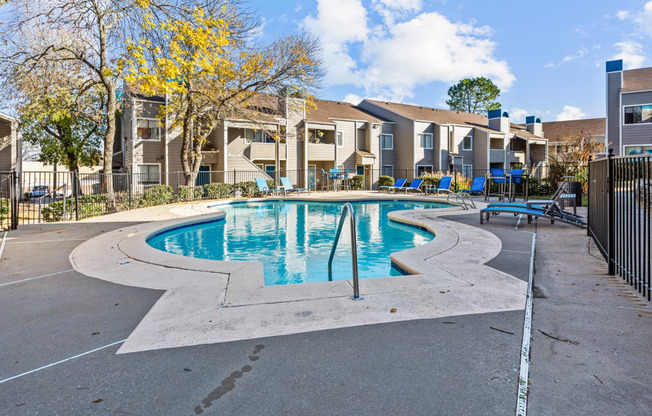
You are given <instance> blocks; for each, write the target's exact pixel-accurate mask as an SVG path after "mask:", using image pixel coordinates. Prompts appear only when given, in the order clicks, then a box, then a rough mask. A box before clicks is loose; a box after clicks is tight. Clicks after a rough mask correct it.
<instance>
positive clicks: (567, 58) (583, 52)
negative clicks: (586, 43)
mask: <svg viewBox="0 0 652 416" xmlns="http://www.w3.org/2000/svg"><path fill="white" fill-rule="evenodd" d="M587 52H588V50H587V49H586V48H580V49H579V50H578V51H577V54H575V55H573V54H571V55H566V56H564V59H562V61H564V62H570V61H574V60H576V59H580V58H581V57H583V56H584V55H586V53H587Z"/></svg>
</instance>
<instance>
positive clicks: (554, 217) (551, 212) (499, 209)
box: [480, 205, 586, 228]
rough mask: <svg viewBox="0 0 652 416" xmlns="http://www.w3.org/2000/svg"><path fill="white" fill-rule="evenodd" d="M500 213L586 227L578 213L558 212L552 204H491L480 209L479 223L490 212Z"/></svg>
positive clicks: (529, 221) (487, 218)
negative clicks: (518, 205) (525, 206)
mask: <svg viewBox="0 0 652 416" xmlns="http://www.w3.org/2000/svg"><path fill="white" fill-rule="evenodd" d="M501 213H508V214H514V216H516V215H527V220H528V221H527V222H528V223H531V222H532V217H535V218H539V217H542V218H547V219H549V220H550V223H551V224H554V223H555V221H560V222H563V223H566V224H570V225H574V226H576V227H580V228H586V220H585V219H584V218H582V217H580V216H578V215H574V214H569V215H566V214H559V213H558V211H556V209H555V208H553V205H551V206H550V207H548V208H545V209H543V207H542V206H539V205H532V206H531V207H530V208H521V207H517V206H492V207H487V208H484V209H481V210H480V224H483V223H484V221H485V219H486V221H489V216H490V215H491V214H493V215H498V214H501Z"/></svg>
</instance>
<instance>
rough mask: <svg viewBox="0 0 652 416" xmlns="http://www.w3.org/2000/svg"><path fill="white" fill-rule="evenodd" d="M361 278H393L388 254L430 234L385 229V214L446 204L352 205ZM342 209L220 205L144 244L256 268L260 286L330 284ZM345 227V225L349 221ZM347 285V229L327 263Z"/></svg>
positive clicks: (388, 225) (391, 225) (393, 226)
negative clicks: (260, 271) (218, 214)
mask: <svg viewBox="0 0 652 416" xmlns="http://www.w3.org/2000/svg"><path fill="white" fill-rule="evenodd" d="M352 205H353V209H354V211H355V215H356V225H357V233H358V236H357V243H358V273H359V277H360V278H373V277H385V276H396V275H400V273H399V272H398V271H397V270H395V269H394V268H393V267H392V263H391V259H390V257H389V255H390V253H393V252H396V251H401V250H406V249H409V248H413V247H416V246H420V245H423V244H425V243H427V242H428V241H430V240H432V238H433V236H432V234H430V233H428V232H426V231H423V230H421V229H419V228H415V227H410V226H407V225H404V224H399V223H396V222H394V221H390V220H389V219H388V218H387V213H388V212H391V211H397V210H406V209H434V208H444V207H449V206H450V205H447V204H440V203H431V202H416V201H373V202H352ZM342 206H343V203H332V202H312V201H266V202H257V203H238V204H226V205H220V206H219V209H220V210H222V211H224V212H225V213H226V217H225V218H224V219H223V220H217V221H210V222H205V223H200V224H195V225H190V226H182V227H179V228H175V229H172V230H167V231H164V232H162V233H160V234H156V235H154V236H152V237H151V238H149V239H148V240H147V242H148V244H149V245H150V246H152V247H154V248H156V249H159V250H163V251H166V252H169V253H174V254H180V255H183V256H189V257H197V258H202V259H212V260H229V261H252V260H256V261H260V262H262V263H263V265H264V273H265V285H266V286H271V285H286V284H294V283H307V282H325V281H328V271H327V265H328V256H329V254H330V250H331V247H332V245H333V239H334V238H335V231H336V228H337V224H338V222H339V219H340V216H341V213H342ZM347 221H348V220H347ZM351 278H352V271H351V237H350V231H349V227H348V226H345V227H344V229H343V231H342V236H341V237H340V243H339V245H338V248H337V251H336V254H335V259H334V261H333V280H347V279H351Z"/></svg>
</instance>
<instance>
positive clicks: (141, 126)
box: [136, 118, 161, 142]
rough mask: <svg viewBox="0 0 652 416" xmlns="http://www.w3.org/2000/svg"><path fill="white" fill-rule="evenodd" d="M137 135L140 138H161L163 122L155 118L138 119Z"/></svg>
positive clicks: (154, 139) (157, 139) (156, 139)
mask: <svg viewBox="0 0 652 416" xmlns="http://www.w3.org/2000/svg"><path fill="white" fill-rule="evenodd" d="M136 136H137V138H138V140H150V141H155V142H158V141H159V140H161V123H160V122H159V121H158V120H155V119H148V118H139V119H137V120H136Z"/></svg>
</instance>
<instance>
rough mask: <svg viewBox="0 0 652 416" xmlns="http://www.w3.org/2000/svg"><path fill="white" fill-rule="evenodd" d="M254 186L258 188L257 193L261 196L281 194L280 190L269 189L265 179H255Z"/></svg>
mask: <svg viewBox="0 0 652 416" xmlns="http://www.w3.org/2000/svg"><path fill="white" fill-rule="evenodd" d="M256 186H257V187H258V193H260V194H261V195H274V194H278V193H279V192H283V191H282V190H281V189H276V188H274V189H269V186H267V181H266V180H265V178H256Z"/></svg>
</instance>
